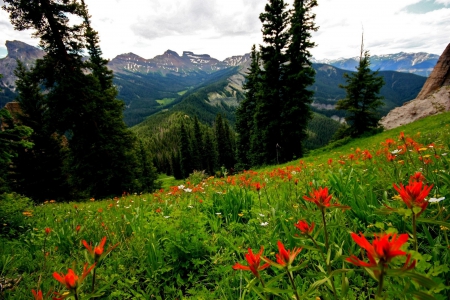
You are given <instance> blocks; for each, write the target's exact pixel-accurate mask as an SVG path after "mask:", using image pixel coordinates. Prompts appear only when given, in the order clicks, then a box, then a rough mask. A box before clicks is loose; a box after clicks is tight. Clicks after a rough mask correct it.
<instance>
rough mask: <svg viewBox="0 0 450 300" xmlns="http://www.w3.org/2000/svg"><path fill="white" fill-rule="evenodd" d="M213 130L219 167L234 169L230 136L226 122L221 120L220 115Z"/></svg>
mask: <svg viewBox="0 0 450 300" xmlns="http://www.w3.org/2000/svg"><path fill="white" fill-rule="evenodd" d="M214 130H215V136H216V142H217V152H218V163H219V166H220V167H225V168H227V169H228V170H230V169H231V168H234V152H233V142H232V135H231V133H230V127H229V125H228V122H227V120H223V118H222V116H221V115H220V114H218V115H217V117H216V121H215V123H214Z"/></svg>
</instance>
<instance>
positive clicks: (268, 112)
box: [251, 0, 289, 165]
mask: <svg viewBox="0 0 450 300" xmlns="http://www.w3.org/2000/svg"><path fill="white" fill-rule="evenodd" d="M286 7H287V4H285V3H284V1H283V0H269V4H266V6H265V12H264V13H262V14H261V15H260V16H259V18H260V20H261V22H262V24H263V28H262V32H263V41H264V43H265V44H266V46H260V53H261V59H262V61H263V70H262V71H261V86H260V91H261V94H260V97H258V99H257V100H258V101H257V102H256V107H255V114H254V121H255V124H254V125H255V126H254V128H255V129H254V131H253V133H252V136H251V153H252V165H262V164H270V163H276V162H277V147H279V144H280V142H281V128H280V123H281V120H280V115H281V113H282V107H283V104H282V102H283V101H284V100H283V98H284V95H283V92H284V91H283V90H284V88H283V87H284V85H285V83H284V82H285V80H286V76H285V64H286V63H287V60H288V57H287V55H286V49H287V45H288V40H289V35H288V32H287V26H288V16H289V13H288V12H287V10H286Z"/></svg>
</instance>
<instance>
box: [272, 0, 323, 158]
mask: <svg viewBox="0 0 450 300" xmlns="http://www.w3.org/2000/svg"><path fill="white" fill-rule="evenodd" d="M315 6H317V1H316V0H295V1H294V9H293V12H292V15H291V17H290V28H289V35H290V43H289V47H288V51H287V55H288V59H289V63H288V64H287V65H286V82H285V93H284V97H283V103H282V104H283V107H282V112H281V115H280V119H281V145H282V147H281V151H280V152H281V153H282V157H281V161H283V162H284V161H288V160H292V159H295V158H299V157H302V156H303V152H304V151H303V145H302V143H303V142H304V141H305V140H306V139H307V138H308V135H307V126H308V122H309V120H310V119H311V117H312V115H311V110H310V106H309V105H310V104H311V103H312V101H313V96H314V91H312V90H310V89H308V88H309V87H310V86H311V85H312V84H313V83H314V76H315V71H314V69H313V68H312V66H311V62H310V58H311V53H310V52H309V50H310V49H311V48H313V47H314V46H315V43H314V42H312V41H311V33H312V32H314V31H317V29H318V27H316V26H315V23H314V19H315V14H314V13H312V11H311V10H312V9H313V8H314V7H315Z"/></svg>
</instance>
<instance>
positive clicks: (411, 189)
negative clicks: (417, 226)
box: [394, 182, 433, 216]
mask: <svg viewBox="0 0 450 300" xmlns="http://www.w3.org/2000/svg"><path fill="white" fill-rule="evenodd" d="M432 188H433V185H430V186H428V185H424V184H423V182H410V183H409V184H408V185H407V186H403V184H401V183H400V186H397V185H396V184H394V189H395V190H396V191H397V192H399V194H400V197H401V198H402V200H403V202H405V204H406V206H407V207H408V208H410V209H413V208H414V207H420V208H421V210H420V212H419V213H417V216H420V214H421V213H422V212H423V211H424V210H425V209H426V208H427V206H428V201H426V200H425V197H426V196H428V194H429V193H430V191H431V189H432Z"/></svg>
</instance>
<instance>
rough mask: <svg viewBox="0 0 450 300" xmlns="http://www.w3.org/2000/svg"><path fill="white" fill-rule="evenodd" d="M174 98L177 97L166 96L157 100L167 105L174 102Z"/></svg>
mask: <svg viewBox="0 0 450 300" xmlns="http://www.w3.org/2000/svg"><path fill="white" fill-rule="evenodd" d="M173 100H175V98H164V99H159V100H155V101H156V102H158V103H159V104H161V105H167V104H170V103H172V102H173Z"/></svg>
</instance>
